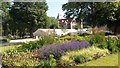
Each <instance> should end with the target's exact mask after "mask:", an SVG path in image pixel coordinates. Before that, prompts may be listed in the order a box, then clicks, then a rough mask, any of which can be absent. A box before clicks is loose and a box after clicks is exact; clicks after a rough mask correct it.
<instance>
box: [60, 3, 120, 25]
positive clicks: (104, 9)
mask: <svg viewBox="0 0 120 68" xmlns="http://www.w3.org/2000/svg"><path fill="white" fill-rule="evenodd" d="M62 9H63V10H64V11H66V13H65V17H66V18H75V19H76V20H77V22H81V19H83V20H84V21H86V22H88V24H89V25H91V26H92V27H95V26H103V25H107V26H108V27H110V26H111V25H113V24H114V25H116V24H120V22H119V20H120V1H118V2H68V3H66V4H64V5H63V6H62Z"/></svg>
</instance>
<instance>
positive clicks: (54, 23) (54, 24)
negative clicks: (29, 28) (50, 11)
mask: <svg viewBox="0 0 120 68" xmlns="http://www.w3.org/2000/svg"><path fill="white" fill-rule="evenodd" d="M49 18H50V22H51V25H50V28H59V23H58V20H57V19H55V17H49Z"/></svg>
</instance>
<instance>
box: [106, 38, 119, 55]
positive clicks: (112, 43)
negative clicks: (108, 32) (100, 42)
mask: <svg viewBox="0 0 120 68" xmlns="http://www.w3.org/2000/svg"><path fill="white" fill-rule="evenodd" d="M106 42H107V45H108V47H107V48H108V49H109V50H110V51H111V52H113V53H114V52H119V51H120V39H113V38H108V39H107V40H106Z"/></svg>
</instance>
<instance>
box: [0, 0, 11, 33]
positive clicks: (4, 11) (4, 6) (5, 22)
mask: <svg viewBox="0 0 120 68" xmlns="http://www.w3.org/2000/svg"><path fill="white" fill-rule="evenodd" d="M0 4H1V9H0V11H1V14H0V18H2V27H3V28H2V29H3V30H2V31H3V35H7V34H8V32H10V29H9V23H10V20H11V18H10V16H9V12H8V8H9V7H10V6H11V4H10V2H0Z"/></svg>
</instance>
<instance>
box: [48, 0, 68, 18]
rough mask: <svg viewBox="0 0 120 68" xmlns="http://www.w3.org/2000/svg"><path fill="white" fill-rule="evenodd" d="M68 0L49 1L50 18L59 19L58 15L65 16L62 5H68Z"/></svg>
mask: <svg viewBox="0 0 120 68" xmlns="http://www.w3.org/2000/svg"><path fill="white" fill-rule="evenodd" d="M67 2H68V1H67V0H47V5H48V11H47V15H48V16H49V17H55V18H57V15H58V13H59V14H60V15H61V16H63V15H64V12H63V11H62V5H63V4H65V3H67Z"/></svg>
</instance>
